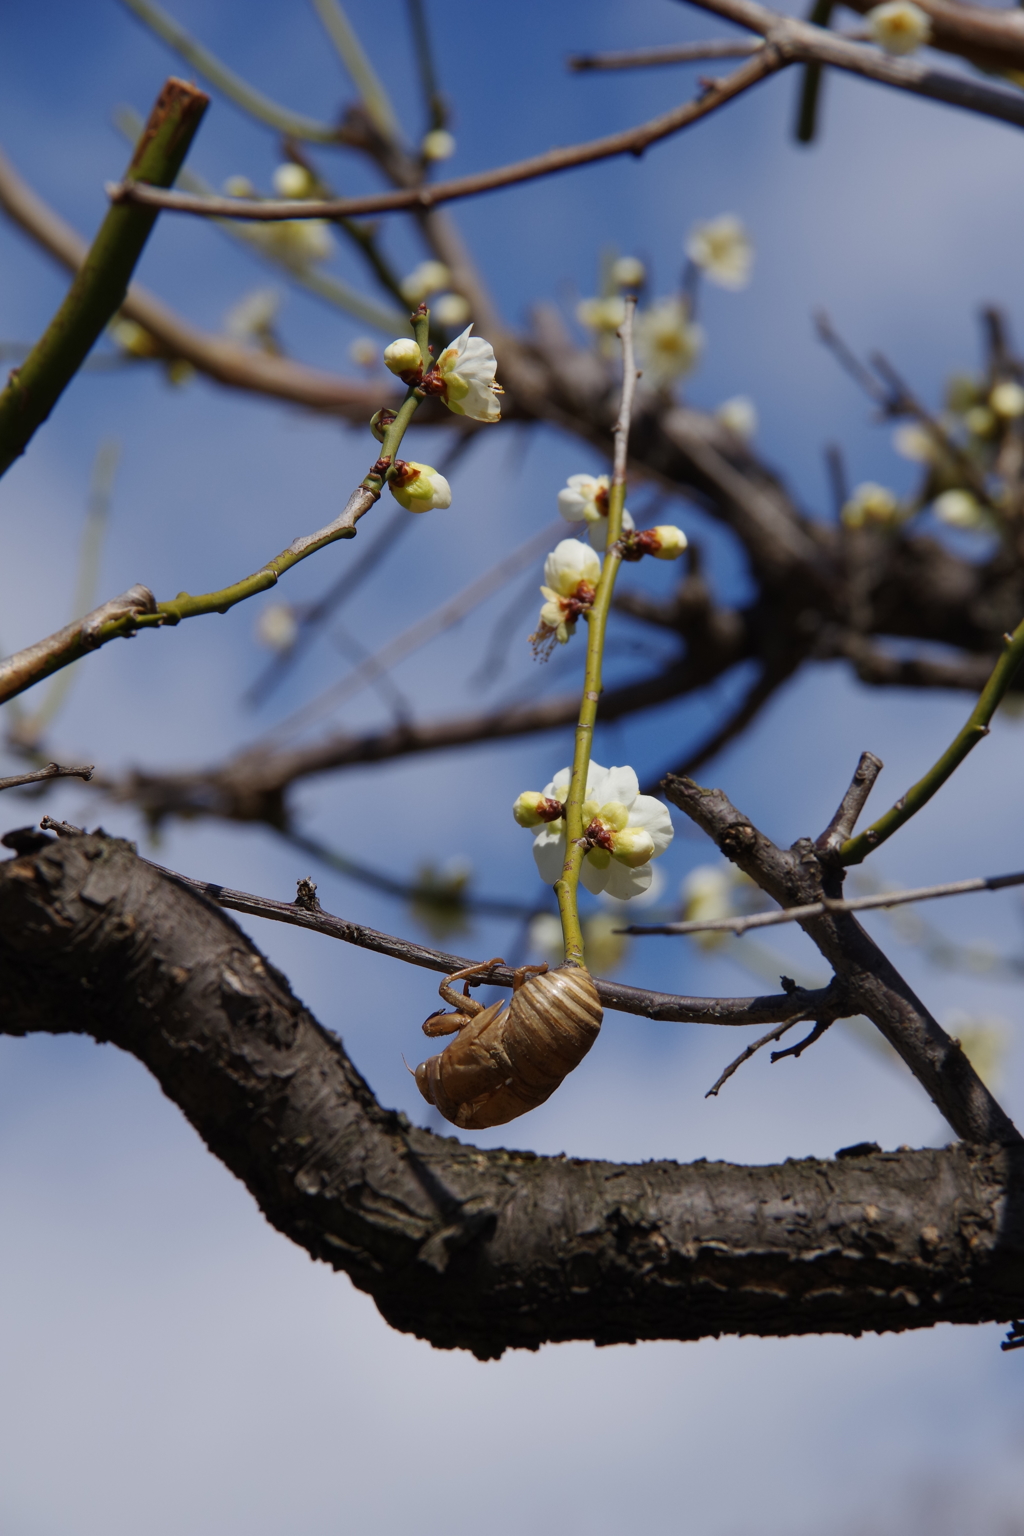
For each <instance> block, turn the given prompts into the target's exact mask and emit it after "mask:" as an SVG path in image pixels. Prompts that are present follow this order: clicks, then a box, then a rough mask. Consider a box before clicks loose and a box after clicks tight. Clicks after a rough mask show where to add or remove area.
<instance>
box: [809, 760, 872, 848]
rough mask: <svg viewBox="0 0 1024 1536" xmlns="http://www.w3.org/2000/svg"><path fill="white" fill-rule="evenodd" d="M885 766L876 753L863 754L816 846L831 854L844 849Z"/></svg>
mask: <svg viewBox="0 0 1024 1536" xmlns="http://www.w3.org/2000/svg"><path fill="white" fill-rule="evenodd" d="M884 767H885V764H884V763H883V762H882V759H881V758H880V757H876V756H875V754H874V753H873V752H862V753H861V755H860V762H859V763H858V764H857V767H856V768H855V770H854V774H853V779H852V780H851V782H850V787H849V789H848V790H847V791H846V794H845V795H844V796H843V798H842V800H841V801H840V803H839V809H838V810H837V811H836V813H835V815H834V816H833V817H832V820H831V821H830V822H829V824H828V826H827V827H826V828H825V830H824V832H823V833H822V834H821V836H820V837H819V838H818V840H817V842H816V843H815V845H814V846H815V847H816V848H821V849H823V850H824V851H825V852H827V853H835V852H837V851H838V850H839V848H841V847H842V845H843V843H845V842H846V840H847V838H848V837H850V836H851V835H852V833H853V829H854V827H855V826H856V825H857V821H858V818H859V817H860V813H861V811H862V810H863V809H864V807H865V805H866V804H867V798H868V796H869V795H870V793H871V791H872V789H873V788H874V784H875V780H876V779H877V778H878V775H879V774H880V773H881V771H882V769H883V768H884Z"/></svg>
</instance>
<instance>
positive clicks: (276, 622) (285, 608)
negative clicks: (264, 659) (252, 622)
mask: <svg viewBox="0 0 1024 1536" xmlns="http://www.w3.org/2000/svg"><path fill="white" fill-rule="evenodd" d="M298 633H299V624H298V620H297V619H296V617H295V611H294V609H293V608H291V607H290V606H289V604H288V603H271V604H270V606H269V607H268V608H264V609H263V611H262V613H261V614H260V616H259V618H258V619H257V620H256V638H257V640H258V641H259V642H260V644H261V645H266V646H269V648H270V649H271V650H272V651H290V650H291V648H292V646H293V645H294V644H295V641H296V639H297V637H298Z"/></svg>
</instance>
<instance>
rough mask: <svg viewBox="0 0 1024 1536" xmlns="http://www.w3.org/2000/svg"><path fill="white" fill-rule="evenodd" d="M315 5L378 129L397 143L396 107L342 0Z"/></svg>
mask: <svg viewBox="0 0 1024 1536" xmlns="http://www.w3.org/2000/svg"><path fill="white" fill-rule="evenodd" d="M312 6H313V9H314V10H315V11H316V13H317V15H318V16H319V18H320V21H321V23H322V25H323V29H324V31H325V32H326V33H327V36H328V37H329V38H330V40H331V42H332V43H333V44H334V46H335V49H336V50H337V53H338V57H339V58H340V59H341V62H342V63H343V64H344V66H345V68H346V69H347V70H348V72H349V74H350V75H351V77H352V83H353V84H354V85H355V87H356V90H357V91H358V92H359V96H360V100H361V101H362V103H363V106H364V107H365V108H366V111H367V114H368V116H369V117H370V119H371V121H372V122H373V125H374V127H375V128H376V129H377V132H378V133H379V134H380V135H381V136H382V138H385V139H393V140H395V141H396V142H397V141H398V140H399V139H400V138H401V130H400V128H399V126H398V119H397V118H396V117H395V110H394V107H393V106H392V105H391V101H390V98H389V96H388V93H387V91H386V90H385V89H384V85H383V83H382V81H381V79H380V76H379V75H378V74H377V72H376V70H375V69H374V67H373V65H372V64H371V63H370V60H369V58H368V57H367V55H366V51H365V49H364V48H363V45H362V43H361V42H360V41H359V38H358V37H357V35H356V32H355V30H354V28H353V26H352V23H351V22H350V21H349V19H348V17H347V16H346V14H345V12H344V10H343V9H342V7H341V5H340V3H339V0H312ZM304 137H305V135H304Z"/></svg>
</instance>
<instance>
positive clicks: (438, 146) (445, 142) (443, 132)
mask: <svg viewBox="0 0 1024 1536" xmlns="http://www.w3.org/2000/svg"><path fill="white" fill-rule="evenodd" d="M420 153H421V155H422V156H423V158H424V160H450V159H451V157H452V155H454V153H455V135H454V134H452V133H449V132H448V129H447V128H431V130H430V132H429V133H425V134H424V135H423V142H422V144H421V145H420Z"/></svg>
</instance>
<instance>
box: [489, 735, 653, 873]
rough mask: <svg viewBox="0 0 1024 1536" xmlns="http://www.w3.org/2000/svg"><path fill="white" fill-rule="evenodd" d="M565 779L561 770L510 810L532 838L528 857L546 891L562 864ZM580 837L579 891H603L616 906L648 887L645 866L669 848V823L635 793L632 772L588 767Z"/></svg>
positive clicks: (650, 799) (567, 780)
mask: <svg viewBox="0 0 1024 1536" xmlns="http://www.w3.org/2000/svg"><path fill="white" fill-rule="evenodd" d="M571 778H572V771H571V769H569V768H563V769H561V770H560V772H558V773H556V774H555V776H554V778H553V779H552V780H551V783H550V784H548V785H547V786H546V788H545V789H544V790H542V791H539V792H537V791H527V792H526V793H524V794H522V795H520V796H519V798H518V799H517V800H516V802H515V804H514V806H513V807H512V814H513V815H514V816H515V819H516V821H517V822H518V823H519V825H520V826H521V827H527V828H529V830H530V831H531V832H532V833H533V857H534V860H535V861H536V864H537V869H538V871H539V873H540V877H541V879H542V880H543V881H544V882H545V883H546V884H547V885H554V884H555V882H556V880H558V879H559V878H560V877H561V875H562V870H563V866H564V864H565V858H566V832H565V802H566V800H567V799H568V796H569V785H570V781H571ZM583 837H584V843H585V853H584V857H583V863H582V865H581V867H580V880H581V882H582V884H583V885H584V887H585V888H586V889H587V890H588V891H590V892H591V893H592V894H593V895H598V894H599V893H600V892H602V891H607V893H608V894H609V896H613V897H614V898H615V899H616V900H618V901H629V900H630V898H631V897H633V896H639V895H640V894H641V893H642V892H644V891H646V890H647V888H648V886H649V885H650V884H651V881H652V879H653V878H654V873H653V870H652V869H651V860H652V859H657V858H660V856H661V855H662V854H663V853H664V852H665V849H666V848H667V847H668V845H669V844H670V843H671V841H672V822H671V819H670V817H669V814H668V810H667V809H666V807H665V806H664V805H662V803H661V801H660V800H655V799H654V798H653V796H651V795H642V794H641V793H640V781H639V780H638V778H637V776H636V774H635V772H634V771H633V769H632V768H626V767H623V768H602V767H601V766H600V765H599V764H598V763H594V762H592V763H591V764H590V767H589V769H588V771H587V789H586V798H585V800H584V804H583Z"/></svg>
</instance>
